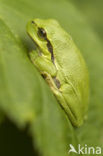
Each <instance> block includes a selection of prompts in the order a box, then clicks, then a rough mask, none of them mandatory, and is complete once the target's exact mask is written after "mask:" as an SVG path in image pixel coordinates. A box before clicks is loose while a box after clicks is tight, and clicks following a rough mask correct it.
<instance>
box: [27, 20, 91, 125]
mask: <svg viewBox="0 0 103 156" xmlns="http://www.w3.org/2000/svg"><path fill="white" fill-rule="evenodd" d="M27 33H28V34H29V36H30V37H31V38H32V40H33V41H34V42H35V45H36V49H35V50H33V51H32V52H30V59H31V61H32V62H33V64H34V65H35V66H36V68H37V69H38V70H39V72H40V73H41V75H42V76H43V77H44V79H45V80H46V81H47V83H48V84H49V86H50V88H51V90H52V91H53V93H54V95H55V96H56V98H57V100H58V102H59V104H60V105H61V107H62V108H63V110H64V111H65V113H66V114H67V116H68V118H69V120H70V121H71V123H72V125H74V126H76V127H79V126H80V125H82V123H83V121H84V119H85V116H86V112H87V108H88V95H89V83H88V70H87V67H86V64H85V61H84V59H83V57H82V55H81V53H80V51H79V50H78V48H77V47H76V45H75V44H74V42H73V40H72V38H71V36H70V35H69V34H68V33H67V32H66V31H65V30H64V29H63V28H62V27H61V26H60V24H59V23H58V22H57V21H56V20H55V19H39V18H37V19H33V20H31V21H29V22H28V23H27Z"/></svg>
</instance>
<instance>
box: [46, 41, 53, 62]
mask: <svg viewBox="0 0 103 156" xmlns="http://www.w3.org/2000/svg"><path fill="white" fill-rule="evenodd" d="M46 41H47V47H48V51H49V52H50V53H51V61H52V62H53V64H54V54H53V46H52V44H51V42H50V41H49V40H48V39H46Z"/></svg>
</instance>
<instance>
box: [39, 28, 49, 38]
mask: <svg viewBox="0 0 103 156" xmlns="http://www.w3.org/2000/svg"><path fill="white" fill-rule="evenodd" d="M38 36H39V37H40V38H42V39H47V35H46V31H45V30H44V29H43V28H38Z"/></svg>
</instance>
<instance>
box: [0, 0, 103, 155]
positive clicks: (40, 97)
mask: <svg viewBox="0 0 103 156" xmlns="http://www.w3.org/2000/svg"><path fill="white" fill-rule="evenodd" d="M102 7H103V1H102V0H78V1H77V0H44V1H42V0H18V1H14V0H0V110H1V113H0V114H1V115H0V116H1V117H0V119H1V125H0V156H7V155H10V156H14V155H15V156H17V155H20V156H24V155H25V156H28V155H29V156H33V155H35V156H42V155H43V156H68V150H69V144H73V145H74V146H75V147H77V145H78V144H81V145H85V144H87V145H88V146H94V147H97V146H100V147H101V148H102V154H101V156H102V155H103V44H102V41H103V18H102V15H103V9H102ZM32 18H55V19H57V20H58V21H59V22H60V24H61V25H62V27H63V28H64V29H65V30H66V31H67V32H68V33H69V34H71V36H72V38H73V40H74V41H75V43H76V44H77V46H78V47H79V49H80V51H81V53H82V55H83V56H84V58H85V60H86V63H87V66H88V70H89V75H90V102H89V112H88V119H87V121H86V122H85V123H84V124H83V126H81V127H80V128H78V129H76V128H74V127H73V126H72V125H71V123H70V122H69V121H68V119H67V118H66V116H65V114H64V112H63V111H62V110H61V108H60V107H59V105H58V103H57V101H56V99H55V97H54V96H53V95H52V93H51V91H50V89H49V87H48V86H47V85H46V83H45V81H44V80H43V79H42V77H41V76H40V74H39V73H38V72H37V71H36V69H35V67H34V66H33V65H32V64H31V62H30V61H29V59H28V51H30V50H31V49H33V48H34V45H33V42H32V41H31V40H30V39H29V37H28V36H27V34H26V23H27V22H28V21H29V20H31V19H32ZM72 155H74V156H75V155H76V154H71V156H72ZM84 155H86V154H84ZM87 155H88V154H87ZM94 155H95V156H96V154H94Z"/></svg>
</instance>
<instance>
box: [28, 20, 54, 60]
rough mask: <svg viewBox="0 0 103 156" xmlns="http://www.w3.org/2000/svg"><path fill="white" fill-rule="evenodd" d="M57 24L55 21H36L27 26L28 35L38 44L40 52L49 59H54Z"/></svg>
mask: <svg viewBox="0 0 103 156" xmlns="http://www.w3.org/2000/svg"><path fill="white" fill-rule="evenodd" d="M56 23H57V22H56V21H55V20H53V19H49V20H43V19H34V20H32V21H29V22H28V24H27V33H28V34H29V36H30V37H31V38H32V39H33V41H34V42H35V43H36V45H37V48H38V49H39V51H40V52H41V53H42V54H43V55H45V56H46V57H47V58H48V59H51V58H52V59H53V45H52V40H53V34H55V33H54V31H55V24H56ZM52 61H53V60H52Z"/></svg>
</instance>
